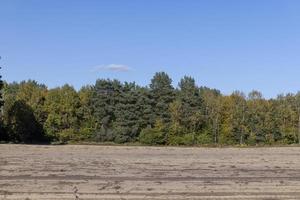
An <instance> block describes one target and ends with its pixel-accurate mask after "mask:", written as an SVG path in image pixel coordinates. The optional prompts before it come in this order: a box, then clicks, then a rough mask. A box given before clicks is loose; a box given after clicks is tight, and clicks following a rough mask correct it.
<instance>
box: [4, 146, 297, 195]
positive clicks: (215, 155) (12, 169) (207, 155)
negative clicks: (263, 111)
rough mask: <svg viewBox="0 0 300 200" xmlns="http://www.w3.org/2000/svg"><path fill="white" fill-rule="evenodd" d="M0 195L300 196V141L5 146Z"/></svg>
mask: <svg viewBox="0 0 300 200" xmlns="http://www.w3.org/2000/svg"><path fill="white" fill-rule="evenodd" d="M0 199H3V200H8V199H22V200H25V199H26V200H33V199H34V200H43V199H57V200H58V199H59V200H75V199H80V200H82V199H84V200H91V199H101V200H106V199H110V200H116V199H130V200H131V199H132V200H133V199H134V200H137V199H154V200H158V199H174V200H178V199H182V200H183V199H264V200H271V199H272V200H274V199H300V148H297V147H284V148H280V147H276V148H177V147H117V146H84V145H66V146H41V145H36V146H35V145H0Z"/></svg>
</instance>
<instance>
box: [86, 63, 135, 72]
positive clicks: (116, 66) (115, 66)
mask: <svg viewBox="0 0 300 200" xmlns="http://www.w3.org/2000/svg"><path fill="white" fill-rule="evenodd" d="M130 70H131V68H130V67H128V66H127V65H121V64H109V65H100V66H95V67H94V68H93V69H92V72H98V71H112V72H128V71H130Z"/></svg>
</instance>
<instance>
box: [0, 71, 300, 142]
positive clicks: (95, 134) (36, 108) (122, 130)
mask: <svg viewBox="0 0 300 200" xmlns="http://www.w3.org/2000/svg"><path fill="white" fill-rule="evenodd" d="M0 87H1V88H2V92H1V96H2V97H1V99H2V101H1V102H0V107H1V111H2V112H1V119H0V141H1V142H11V143H52V144H65V143H70V142H75V143H76V142H78V143H79V142H98V143H117V144H123V143H137V144H145V145H199V146H200V145H258V144H298V143H299V142H300V140H299V138H300V93H298V94H292V93H290V94H282V95H278V96H277V97H276V98H273V99H265V98H264V97H263V95H262V94H261V93H260V92H259V91H255V90H254V91H252V92H250V93H249V94H247V95H246V94H244V93H243V92H240V91H234V92H233V93H232V94H231V95H223V94H222V93H221V92H220V91H219V90H217V89H211V88H208V87H204V86H197V85H196V81H195V80H194V79H193V78H192V77H189V76H184V77H183V78H182V79H181V80H180V82H179V83H178V86H177V87H174V86H173V83H172V79H171V78H170V77H169V75H168V74H167V73H165V72H157V73H156V74H155V75H154V77H153V78H152V79H151V82H150V84H149V85H148V86H139V85H137V84H136V83H134V82H131V83H129V82H124V83H123V82H120V81H118V80H110V79H98V80H97V81H96V83H95V84H94V85H86V86H83V87H82V88H81V89H80V90H78V91H77V90H75V89H74V87H72V86H70V85H68V84H66V85H63V86H61V87H57V88H53V89H48V88H47V86H46V85H44V84H40V83H38V82H36V81H34V80H28V81H22V82H13V83H7V82H5V81H3V82H2V81H1V84H0Z"/></svg>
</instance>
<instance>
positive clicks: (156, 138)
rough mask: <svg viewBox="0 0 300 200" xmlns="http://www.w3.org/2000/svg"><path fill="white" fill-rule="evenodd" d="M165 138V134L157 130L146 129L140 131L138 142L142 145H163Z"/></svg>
mask: <svg viewBox="0 0 300 200" xmlns="http://www.w3.org/2000/svg"><path fill="white" fill-rule="evenodd" d="M165 136H166V134H165V133H164V132H163V131H161V130H159V129H155V128H146V129H143V130H142V131H141V134H140V136H139V141H140V142H141V143H142V144H148V145H156V144H158V145H163V144H165Z"/></svg>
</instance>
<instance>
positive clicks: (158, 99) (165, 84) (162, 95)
mask: <svg viewBox="0 0 300 200" xmlns="http://www.w3.org/2000/svg"><path fill="white" fill-rule="evenodd" d="M150 91H151V94H152V98H153V111H154V113H155V118H156V120H162V121H163V122H164V123H169V122H170V118H171V117H170V112H169V105H170V103H172V102H173V101H174V98H175V91H174V88H173V86H172V79H171V78H170V77H169V75H168V74H167V73H165V72H157V73H156V74H155V75H154V77H153V78H152V80H151V84H150Z"/></svg>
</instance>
